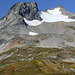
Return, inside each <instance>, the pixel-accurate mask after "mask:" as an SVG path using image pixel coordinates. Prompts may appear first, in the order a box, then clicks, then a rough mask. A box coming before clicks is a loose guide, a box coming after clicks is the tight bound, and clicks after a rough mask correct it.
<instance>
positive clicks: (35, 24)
mask: <svg viewBox="0 0 75 75" xmlns="http://www.w3.org/2000/svg"><path fill="white" fill-rule="evenodd" d="M24 21H25V22H26V23H27V24H28V25H30V26H37V25H40V24H41V23H42V21H39V20H32V21H29V20H26V19H25V18H24Z"/></svg>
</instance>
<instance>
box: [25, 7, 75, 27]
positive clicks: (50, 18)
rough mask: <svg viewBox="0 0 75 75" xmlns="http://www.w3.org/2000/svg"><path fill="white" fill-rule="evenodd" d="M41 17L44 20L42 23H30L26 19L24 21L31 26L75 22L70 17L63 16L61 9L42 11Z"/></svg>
mask: <svg viewBox="0 0 75 75" xmlns="http://www.w3.org/2000/svg"><path fill="white" fill-rule="evenodd" d="M39 15H40V17H41V18H42V19H43V20H42V21H39V20H32V21H28V20H26V19H25V18H24V21H25V22H26V23H27V24H28V25H30V26H37V25H40V24H41V23H42V22H58V21H64V22H72V21H75V19H70V18H69V16H68V15H64V14H62V12H61V11H60V7H58V8H55V9H51V10H46V11H40V12H39Z"/></svg>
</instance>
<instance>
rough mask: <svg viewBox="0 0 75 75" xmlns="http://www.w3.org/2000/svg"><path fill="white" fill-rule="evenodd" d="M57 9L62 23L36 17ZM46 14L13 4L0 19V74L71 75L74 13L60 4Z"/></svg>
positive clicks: (74, 62) (73, 73) (74, 54)
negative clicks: (35, 22)
mask: <svg viewBox="0 0 75 75" xmlns="http://www.w3.org/2000/svg"><path fill="white" fill-rule="evenodd" d="M58 8H60V10H59V13H60V12H61V15H60V16H59V14H57V16H58V17H59V18H61V16H62V17H63V18H67V19H65V21H62V20H60V21H59V20H57V21H52V22H47V21H49V20H45V18H44V17H45V16H44V17H43V14H42V15H41V16H40V14H39V12H42V13H44V14H50V13H49V12H52V11H53V10H56V11H57V10H58ZM48 11H49V10H46V11H39V9H38V5H37V3H35V2H29V3H16V4H15V5H13V6H12V7H11V8H10V10H9V11H8V13H7V15H6V16H5V17H3V18H1V19H0V75H75V13H71V12H68V11H67V10H65V9H64V8H63V7H62V6H61V5H60V6H58V7H56V8H52V9H50V11H49V12H48ZM52 15H53V16H56V15H54V14H52ZM50 16H51V15H50ZM64 16H65V17H64ZM51 17H52V16H51ZM24 18H25V20H24ZM34 20H35V21H38V22H40V24H39V25H36V26H34V22H33V21H34ZM38 22H37V23H38ZM28 23H29V24H28ZM32 23H33V24H32ZM31 24H32V25H31Z"/></svg>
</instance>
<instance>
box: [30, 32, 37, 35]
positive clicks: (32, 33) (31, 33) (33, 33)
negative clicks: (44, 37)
mask: <svg viewBox="0 0 75 75" xmlns="http://www.w3.org/2000/svg"><path fill="white" fill-rule="evenodd" d="M29 35H31V36H34V35H38V33H35V32H29Z"/></svg>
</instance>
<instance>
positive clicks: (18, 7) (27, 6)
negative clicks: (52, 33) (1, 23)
mask: <svg viewBox="0 0 75 75" xmlns="http://www.w3.org/2000/svg"><path fill="white" fill-rule="evenodd" d="M10 13H12V14H18V15H20V16H22V17H25V18H26V19H27V20H33V19H36V20H42V19H41V17H40V16H39V14H38V6H37V4H36V3H35V2H29V3H16V4H15V5H14V6H13V7H11V8H10V10H9V11H8V13H7V15H9V14H10Z"/></svg>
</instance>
